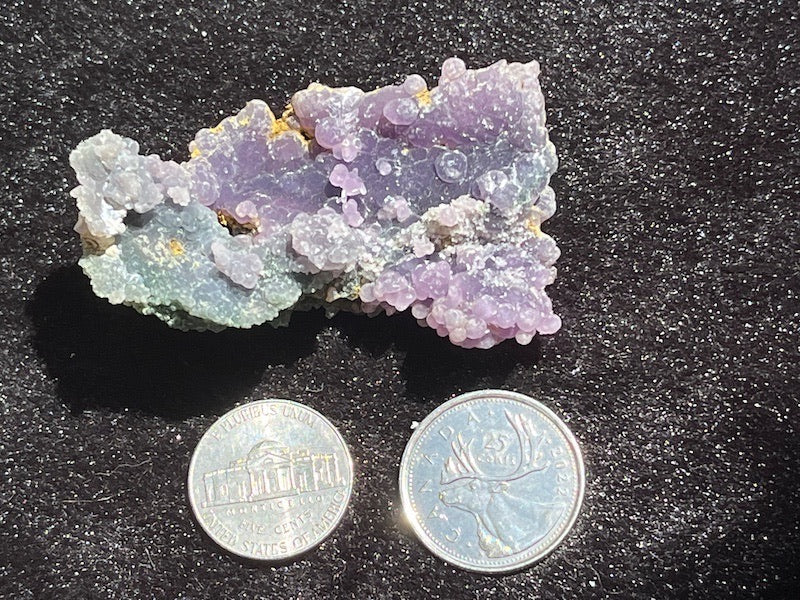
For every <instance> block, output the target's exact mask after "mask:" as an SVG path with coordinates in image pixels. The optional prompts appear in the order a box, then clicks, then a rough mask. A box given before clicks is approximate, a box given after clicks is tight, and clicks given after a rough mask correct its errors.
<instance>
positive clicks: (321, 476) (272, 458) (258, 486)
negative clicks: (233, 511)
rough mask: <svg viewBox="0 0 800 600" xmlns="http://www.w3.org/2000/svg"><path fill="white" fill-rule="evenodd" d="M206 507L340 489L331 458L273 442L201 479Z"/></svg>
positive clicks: (338, 474)
mask: <svg viewBox="0 0 800 600" xmlns="http://www.w3.org/2000/svg"><path fill="white" fill-rule="evenodd" d="M203 483H204V485H205V492H206V502H205V506H220V505H223V504H233V503H236V502H257V501H259V500H267V499H270V498H280V497H282V496H293V495H297V494H302V493H305V492H316V491H319V490H324V489H327V488H332V487H336V486H338V485H342V484H343V481H342V477H341V474H340V473H339V462H338V460H337V458H336V456H335V455H334V454H331V453H327V452H314V451H313V450H310V449H308V448H303V449H300V450H291V449H289V448H287V447H286V446H284V445H283V444H280V443H278V442H273V441H269V440H267V441H263V442H259V443H258V444H256V445H255V446H253V447H252V448H251V449H250V452H248V453H247V456H246V457H245V458H240V459H237V460H234V461H232V462H231V463H230V465H229V466H228V467H227V468H224V469H219V470H217V471H211V472H209V473H206V474H204V475H203Z"/></svg>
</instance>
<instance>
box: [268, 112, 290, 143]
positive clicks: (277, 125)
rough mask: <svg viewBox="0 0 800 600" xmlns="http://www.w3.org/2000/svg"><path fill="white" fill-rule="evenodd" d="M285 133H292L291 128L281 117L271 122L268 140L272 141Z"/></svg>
mask: <svg viewBox="0 0 800 600" xmlns="http://www.w3.org/2000/svg"><path fill="white" fill-rule="evenodd" d="M287 131H292V128H291V127H289V125H288V124H287V123H286V121H284V120H283V117H281V118H280V119H277V120H275V121H273V122H272V131H270V132H269V139H271V140H274V139H275V138H276V137H278V136H279V135H281V134H282V133H286V132H287Z"/></svg>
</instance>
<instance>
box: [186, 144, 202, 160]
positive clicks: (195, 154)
mask: <svg viewBox="0 0 800 600" xmlns="http://www.w3.org/2000/svg"><path fill="white" fill-rule="evenodd" d="M201 154H202V152H200V148H198V147H196V146H195V147H194V148H192V153H191V154H190V155H189V156H191V157H192V158H197V157H198V156H200V155H201Z"/></svg>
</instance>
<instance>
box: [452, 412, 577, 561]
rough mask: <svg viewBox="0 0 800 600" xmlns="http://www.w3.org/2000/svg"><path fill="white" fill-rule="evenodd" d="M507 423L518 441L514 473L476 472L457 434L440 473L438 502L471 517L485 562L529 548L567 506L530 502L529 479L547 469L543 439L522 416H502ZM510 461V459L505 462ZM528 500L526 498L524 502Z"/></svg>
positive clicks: (473, 459)
mask: <svg viewBox="0 0 800 600" xmlns="http://www.w3.org/2000/svg"><path fill="white" fill-rule="evenodd" d="M505 416H506V420H507V421H508V422H509V424H510V425H511V428H512V429H513V430H514V433H515V434H516V438H517V440H518V442H519V458H518V460H513V461H509V462H510V463H512V462H513V463H515V464H516V466H515V468H514V469H513V470H512V471H510V472H508V473H503V474H499V475H498V474H496V473H495V472H493V473H492V474H488V473H486V472H484V471H483V470H482V469H481V466H480V462H479V461H478V460H476V457H475V455H474V454H473V452H472V449H471V448H470V446H471V445H472V442H473V440H469V441H468V442H466V443H465V442H464V438H463V436H462V435H461V434H460V433H459V434H457V435H456V438H455V440H454V441H451V442H450V448H451V450H452V455H451V456H448V458H447V460H446V461H445V464H444V469H443V470H442V476H441V482H440V483H441V485H442V486H443V489H442V491H441V492H440V493H439V499H440V500H441V502H442V504H444V505H445V506H447V507H450V508H454V509H457V510H462V511H464V512H466V513H468V514H470V515H471V516H472V517H473V518H474V519H475V522H476V523H477V535H478V544H479V546H480V548H481V550H482V551H483V553H484V554H485V555H486V556H487V557H489V558H496V557H501V556H508V555H511V554H516V553H517V552H522V551H523V550H526V549H527V548H530V547H531V546H533V545H534V544H536V543H537V542H538V541H540V540H541V539H542V538H544V537H545V536H546V535H547V534H548V532H549V531H550V530H551V529H552V528H553V526H554V525H555V524H556V522H557V521H558V519H559V518H560V517H561V514H562V513H563V511H564V509H565V507H566V501H564V500H561V499H558V498H554V499H553V501H547V502H544V501H538V500H536V499H534V498H532V497H531V495H530V490H531V485H535V483H536V482H535V481H534V480H531V479H530V476H531V475H533V474H534V473H539V472H544V471H546V470H547V469H549V468H550V461H549V460H547V459H546V458H545V455H544V452H543V450H542V444H543V442H544V436H543V435H537V433H536V432H535V431H534V429H533V426H532V425H531V423H530V421H529V420H528V419H526V418H525V417H524V416H522V415H521V414H516V415H512V414H511V413H509V412H508V411H505ZM510 458H513V457H510ZM526 496H527V497H526Z"/></svg>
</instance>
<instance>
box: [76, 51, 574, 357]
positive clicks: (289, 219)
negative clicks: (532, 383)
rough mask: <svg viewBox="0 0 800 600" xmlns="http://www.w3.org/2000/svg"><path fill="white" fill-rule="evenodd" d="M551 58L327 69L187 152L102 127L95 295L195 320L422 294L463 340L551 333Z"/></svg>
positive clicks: (84, 174)
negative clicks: (184, 157)
mask: <svg viewBox="0 0 800 600" xmlns="http://www.w3.org/2000/svg"><path fill="white" fill-rule="evenodd" d="M538 75H539V65H538V64H537V63H536V62H530V63H527V64H519V63H511V64H508V63H506V62H505V61H500V62H498V63H496V64H494V65H492V66H490V67H487V68H485V69H478V70H469V69H467V68H466V67H465V66H464V63H463V62H462V61H461V60H459V59H457V58H451V59H448V60H446V61H445V62H444V64H443V65H442V73H441V75H440V77H439V81H438V85H437V86H435V87H433V88H431V89H428V86H427V84H426V83H425V80H424V79H423V78H422V77H420V76H419V75H410V76H408V77H407V78H406V79H405V81H404V82H402V83H401V84H400V85H390V86H386V87H383V88H380V89H378V90H375V91H373V92H368V93H365V92H363V91H361V90H360V89H358V88H355V87H346V88H329V87H326V86H323V85H319V84H316V83H314V84H311V85H310V86H309V87H308V89H305V90H302V91H299V92H297V93H296V94H295V95H294V96H293V97H292V100H291V103H290V104H289V106H288V108H287V109H286V111H285V112H284V113H283V116H282V117H281V118H279V119H276V118H275V116H274V115H273V114H272V112H271V111H270V109H269V108H268V107H267V105H266V104H265V103H264V102H261V101H260V100H253V101H252V102H249V103H248V104H247V106H245V107H244V109H242V110H241V111H240V112H239V113H238V114H237V115H235V116H232V117H229V118H226V119H225V120H223V121H222V122H221V123H220V124H219V125H217V126H216V127H213V128H211V129H203V130H201V131H200V132H199V133H198V134H197V136H196V137H195V139H194V141H193V142H191V144H189V150H190V151H191V158H190V159H189V160H188V161H186V162H184V163H180V164H178V163H176V162H173V161H164V160H161V159H160V158H159V157H158V156H157V155H149V156H143V155H141V154H139V146H138V144H137V143H136V142H134V141H133V140H130V139H127V138H123V137H121V136H119V135H116V134H114V133H112V132H111V131H109V130H104V131H102V132H100V133H99V134H97V135H95V136H94V137H91V138H89V139H88V140H86V141H84V142H81V143H80V144H79V145H78V147H77V148H76V149H75V150H74V151H73V152H72V154H71V155H70V164H71V165H72V167H73V168H74V169H75V172H76V173H77V177H78V181H79V183H80V185H78V187H76V188H75V189H74V190H72V192H71V193H72V196H73V197H74V198H76V200H77V204H78V210H79V211H80V214H79V217H78V222H77V224H76V225H75V230H76V231H77V232H78V233H79V234H80V235H81V238H82V239H83V242H84V256H83V258H82V259H81V261H80V264H81V266H82V267H83V269H84V271H85V272H86V274H87V275H88V276H89V277H90V278H91V282H92V287H93V288H94V291H95V293H96V294H97V295H98V296H101V297H104V298H108V299H109V300H110V301H111V302H112V303H114V304H120V303H122V304H127V305H130V306H133V307H134V308H136V309H137V310H139V311H141V312H143V313H145V314H154V315H156V316H158V317H159V318H161V319H163V320H164V321H166V322H167V323H168V324H169V325H171V326H173V327H177V328H181V329H222V328H224V327H251V326H253V325H257V324H259V323H264V322H268V321H269V322H273V323H274V324H280V323H285V322H286V320H287V317H288V315H289V313H290V311H291V310H293V309H300V308H308V307H313V306H321V305H324V306H325V307H326V308H327V309H328V310H329V312H330V313H333V312H335V311H337V310H339V309H347V310H351V311H354V312H361V313H366V314H368V315H372V314H376V313H379V312H381V311H382V312H385V313H387V314H393V313H394V312H396V311H404V310H410V311H411V313H412V314H413V315H414V317H415V318H416V319H417V320H418V322H419V323H420V324H421V325H426V326H428V327H431V328H433V329H435V330H436V332H437V333H438V334H439V335H441V336H448V337H449V339H450V341H451V342H452V343H454V344H457V345H459V346H464V347H466V348H489V347H491V346H494V345H495V344H497V343H499V342H501V341H502V340H505V339H509V338H515V339H516V340H517V342H519V343H521V344H527V343H528V342H530V341H531V339H532V338H533V336H534V335H535V334H536V333H553V332H555V331H557V330H558V328H559V327H560V325H561V320H560V319H559V318H558V317H557V316H556V315H555V314H553V308H552V304H551V302H550V299H549V298H548V297H547V294H546V293H545V287H546V286H547V285H549V284H550V283H552V282H553V280H554V278H555V275H556V269H555V267H554V266H553V265H554V263H555V261H556V259H557V258H558V256H559V250H558V247H557V246H556V244H555V242H554V241H553V239H552V238H551V237H550V236H548V235H546V234H544V233H542V231H541V229H540V226H541V224H542V222H543V221H545V220H547V219H548V218H549V217H550V216H552V214H553V212H554V211H555V207H556V203H555V194H554V193H553V190H552V188H550V187H549V186H548V183H549V181H550V176H551V175H552V174H553V172H554V171H555V169H556V165H557V160H556V154H555V148H554V147H553V144H552V143H550V141H549V140H548V136H547V129H546V128H545V113H544V99H543V97H542V91H541V88H540V86H539V81H538Z"/></svg>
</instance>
